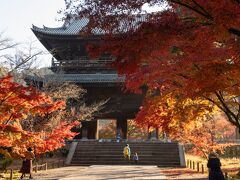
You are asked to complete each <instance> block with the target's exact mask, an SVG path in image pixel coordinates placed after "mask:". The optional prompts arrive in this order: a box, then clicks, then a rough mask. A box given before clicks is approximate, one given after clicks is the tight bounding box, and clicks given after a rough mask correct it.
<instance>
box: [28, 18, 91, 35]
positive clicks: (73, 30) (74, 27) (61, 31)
mask: <svg viewBox="0 0 240 180" xmlns="http://www.w3.org/2000/svg"><path fill="white" fill-rule="evenodd" d="M87 24H88V19H87V18H84V19H79V20H75V21H73V22H71V23H69V24H66V23H64V25H63V26H62V27H58V28H49V27H46V26H43V28H39V27H37V26H34V25H33V26H32V30H33V31H37V32H41V33H44V34H52V35H54V34H56V35H78V34H79V32H80V31H81V30H82V29H83V28H84V27H85V26H86V25H87Z"/></svg>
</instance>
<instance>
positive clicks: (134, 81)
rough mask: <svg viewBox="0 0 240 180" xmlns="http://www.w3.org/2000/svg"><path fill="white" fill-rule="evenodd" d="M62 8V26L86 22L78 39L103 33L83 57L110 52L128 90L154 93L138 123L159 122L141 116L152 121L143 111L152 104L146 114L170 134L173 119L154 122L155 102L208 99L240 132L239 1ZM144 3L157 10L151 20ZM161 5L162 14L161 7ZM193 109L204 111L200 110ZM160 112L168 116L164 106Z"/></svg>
mask: <svg viewBox="0 0 240 180" xmlns="http://www.w3.org/2000/svg"><path fill="white" fill-rule="evenodd" d="M65 2H66V10H65V12H64V13H65V15H66V20H68V18H83V17H87V18H89V23H88V26H87V28H86V31H82V32H80V35H92V33H94V29H95V28H96V27H97V29H98V30H100V32H102V33H101V34H100V35H101V37H102V38H101V40H102V41H101V43H98V44H92V45H89V46H88V48H89V51H90V53H91V54H92V55H94V56H96V55H99V54H101V53H102V52H108V53H110V54H111V55H112V56H113V57H114V58H115V64H114V65H115V66H116V67H117V68H118V71H119V73H123V74H125V75H126V87H127V89H129V90H131V91H134V92H138V93H139V92H140V91H141V87H142V86H143V85H144V86H147V88H148V93H152V94H153V95H154V92H156V91H159V92H160V93H159V94H158V95H157V96H148V97H147V98H148V99H147V100H146V101H145V103H144V104H143V107H142V109H141V111H140V113H139V114H138V116H139V117H140V116H141V117H142V121H145V120H147V121H150V122H151V124H153V125H154V124H156V123H159V122H158V120H159V119H158V118H148V117H147V116H145V115H148V116H149V117H152V116H153V114H151V113H150V112H147V111H148V110H152V109H151V108H150V109H149V104H151V103H152V104H155V105H153V106H151V107H152V108H153V107H154V106H155V107H154V110H152V111H151V112H152V113H154V115H155V116H156V117H159V116H160V117H161V118H163V119H162V122H161V124H163V126H164V127H166V128H169V126H168V125H169V124H170V123H169V121H171V120H170V118H168V117H162V116H161V115H159V113H161V109H159V107H158V106H157V105H159V102H162V103H166V101H167V99H168V100H169V101H171V100H173V99H175V98H177V101H180V102H186V101H188V100H193V101H197V102H203V101H206V100H207V101H208V103H209V102H210V103H211V104H214V105H215V106H216V107H218V108H219V109H220V110H221V111H223V112H224V113H225V115H226V116H227V118H228V120H229V122H231V123H232V124H233V125H234V126H236V127H237V128H238V129H240V104H239V98H238V97H239V94H240V92H239V90H240V89H239V82H240V79H239V77H240V71H239V65H240V62H239V57H240V56H239V55H240V52H239V50H240V47H239V45H240V43H239V36H240V2H239V1H238V0H220V1H219V0H210V1H205V0H166V1H164V0H141V1H126V0H118V1H116V0H104V1H95V0H84V1H78V0H65ZM146 4H147V5H149V6H157V7H158V8H157V9H155V12H152V13H150V12H147V11H146V10H144V9H143V6H145V5H146ZM163 5H165V8H161V7H162V6H163ZM161 99H162V100H165V101H162V100H161ZM195 106H196V107H199V106H201V107H199V108H200V109H201V108H202V109H205V107H206V103H196V104H195ZM179 107H180V106H179ZM209 107H211V105H210V106H209ZM161 108H163V107H161ZM182 108H183V107H182ZM164 110H166V111H168V108H167V106H166V107H165V108H164ZM175 110H178V111H175V112H174V111H173V109H172V110H171V111H170V114H171V113H178V114H179V115H183V116H184V117H186V116H188V114H187V113H188V112H190V113H191V112H192V111H195V109H194V108H193V109H192V111H183V110H179V109H178V108H176V109H175ZM198 112H199V115H200V116H202V113H200V111H198ZM202 112H203V111H202ZM167 114H169V113H167ZM190 115H191V114H190ZM139 119H140V118H139ZM144 119H145V120H144ZM180 119H181V120H182V119H183V118H180ZM179 121H180V120H179ZM183 121H187V120H183ZM140 123H141V122H140Z"/></svg>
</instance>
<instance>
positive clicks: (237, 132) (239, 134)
mask: <svg viewBox="0 0 240 180" xmlns="http://www.w3.org/2000/svg"><path fill="white" fill-rule="evenodd" d="M235 134H236V139H240V133H239V129H238V128H237V127H236V128H235Z"/></svg>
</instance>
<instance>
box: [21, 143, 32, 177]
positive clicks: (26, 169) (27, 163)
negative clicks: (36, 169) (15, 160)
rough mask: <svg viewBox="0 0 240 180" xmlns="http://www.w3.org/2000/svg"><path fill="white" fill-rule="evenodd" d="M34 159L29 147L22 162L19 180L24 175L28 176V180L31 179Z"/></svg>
mask: <svg viewBox="0 0 240 180" xmlns="http://www.w3.org/2000/svg"><path fill="white" fill-rule="evenodd" d="M33 158H34V153H33V152H32V148H31V147H29V148H28V149H27V154H26V157H25V158H24V160H23V162H22V167H21V169H20V173H22V176H21V179H23V177H25V175H26V174H29V179H33V177H32V159H33Z"/></svg>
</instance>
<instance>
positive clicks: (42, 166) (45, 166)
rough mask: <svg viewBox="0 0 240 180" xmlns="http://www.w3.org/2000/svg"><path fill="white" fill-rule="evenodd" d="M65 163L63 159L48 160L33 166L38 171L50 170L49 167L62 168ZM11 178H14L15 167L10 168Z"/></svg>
mask: <svg viewBox="0 0 240 180" xmlns="http://www.w3.org/2000/svg"><path fill="white" fill-rule="evenodd" d="M64 166H65V163H64V161H63V160H59V161H55V162H48V163H47V162H46V163H44V164H36V165H35V166H33V171H34V172H38V171H40V170H45V171H46V170H48V169H54V168H60V167H64ZM9 179H10V180H12V179H13V169H10V178H9Z"/></svg>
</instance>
